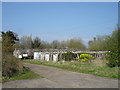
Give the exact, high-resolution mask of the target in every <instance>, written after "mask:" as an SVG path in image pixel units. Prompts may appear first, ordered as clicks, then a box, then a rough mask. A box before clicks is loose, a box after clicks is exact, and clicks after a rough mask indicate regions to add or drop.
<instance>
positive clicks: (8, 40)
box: [1, 31, 19, 53]
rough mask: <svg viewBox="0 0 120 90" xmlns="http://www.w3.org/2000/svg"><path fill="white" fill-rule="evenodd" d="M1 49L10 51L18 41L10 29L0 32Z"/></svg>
mask: <svg viewBox="0 0 120 90" xmlns="http://www.w3.org/2000/svg"><path fill="white" fill-rule="evenodd" d="M1 36H2V51H3V52H10V53H12V52H13V50H14V49H15V46H16V41H18V40H19V39H18V36H17V34H16V33H14V32H12V31H7V32H2V35H1Z"/></svg>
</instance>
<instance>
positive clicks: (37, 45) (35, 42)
mask: <svg viewBox="0 0 120 90" xmlns="http://www.w3.org/2000/svg"><path fill="white" fill-rule="evenodd" d="M32 47H33V48H41V40H40V38H39V37H36V38H35V39H34V40H33V43H32Z"/></svg>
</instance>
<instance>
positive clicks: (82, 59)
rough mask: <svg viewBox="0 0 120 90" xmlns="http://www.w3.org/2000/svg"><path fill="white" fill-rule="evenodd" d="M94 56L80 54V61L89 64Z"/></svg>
mask: <svg viewBox="0 0 120 90" xmlns="http://www.w3.org/2000/svg"><path fill="white" fill-rule="evenodd" d="M94 58H95V57H93V56H92V55H89V54H80V57H79V60H80V61H82V62H88V60H91V59H94Z"/></svg>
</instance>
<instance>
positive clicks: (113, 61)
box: [106, 52, 120, 67]
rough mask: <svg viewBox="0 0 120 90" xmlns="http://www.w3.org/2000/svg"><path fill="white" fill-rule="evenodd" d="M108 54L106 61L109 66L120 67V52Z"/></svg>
mask: <svg viewBox="0 0 120 90" xmlns="http://www.w3.org/2000/svg"><path fill="white" fill-rule="evenodd" d="M107 54H108V56H107V57H106V59H107V60H108V63H107V65H108V66H109V67H115V66H120V61H119V58H120V55H119V53H118V52H108V53H107Z"/></svg>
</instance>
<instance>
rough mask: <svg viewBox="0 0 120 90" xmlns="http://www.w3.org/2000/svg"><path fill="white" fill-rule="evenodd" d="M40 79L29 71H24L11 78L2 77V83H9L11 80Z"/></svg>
mask: <svg viewBox="0 0 120 90" xmlns="http://www.w3.org/2000/svg"><path fill="white" fill-rule="evenodd" d="M38 78H42V77H41V76H40V75H38V74H36V73H34V72H32V71H31V70H29V69H24V70H23V71H22V72H20V73H17V74H14V75H13V76H12V77H2V82H6V81H11V80H26V79H28V80H31V79H38Z"/></svg>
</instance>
